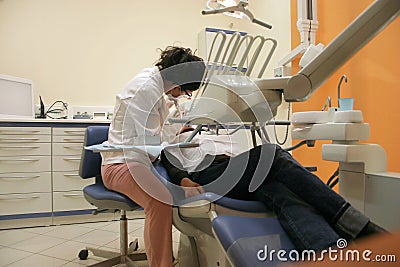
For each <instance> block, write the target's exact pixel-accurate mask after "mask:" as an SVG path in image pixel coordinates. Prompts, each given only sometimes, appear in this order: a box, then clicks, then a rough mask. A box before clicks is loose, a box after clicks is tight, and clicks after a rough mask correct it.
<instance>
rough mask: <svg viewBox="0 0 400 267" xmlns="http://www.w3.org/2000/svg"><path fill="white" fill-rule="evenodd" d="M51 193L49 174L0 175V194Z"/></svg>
mask: <svg viewBox="0 0 400 267" xmlns="http://www.w3.org/2000/svg"><path fill="white" fill-rule="evenodd" d="M32 192H42V193H49V192H51V172H37V173H0V194H13V193H32Z"/></svg>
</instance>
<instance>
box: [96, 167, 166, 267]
mask: <svg viewBox="0 0 400 267" xmlns="http://www.w3.org/2000/svg"><path fill="white" fill-rule="evenodd" d="M128 165H129V167H128ZM101 171H102V176H103V182H104V185H105V186H106V187H107V188H108V189H110V190H113V191H117V192H120V193H122V194H124V195H126V196H127V197H129V198H130V199H132V200H133V201H134V202H136V203H137V204H139V205H140V206H141V207H143V209H144V212H145V216H146V217H145V224H144V243H145V247H146V255H147V259H148V262H149V266H150V267H171V266H172V207H171V206H170V205H169V204H165V203H164V202H162V201H159V200H157V199H155V198H153V197H152V196H151V195H150V194H151V193H150V194H149V192H151V190H152V189H154V188H156V190H157V192H158V193H157V195H160V194H161V195H162V196H163V199H164V198H166V199H168V198H169V199H170V198H171V196H170V195H169V192H168V190H167V189H166V188H165V187H164V186H163V185H162V184H161V182H160V181H159V180H158V179H157V177H155V176H154V174H153V173H152V172H151V170H150V169H149V167H147V166H145V165H143V164H141V163H137V162H132V163H128V164H125V163H121V164H109V165H104V166H102V169H101ZM133 176H134V177H135V179H134V178H133ZM137 178H139V180H137ZM135 180H137V181H140V182H139V183H140V186H139V185H138V182H136V181H135ZM142 181H146V182H145V183H142Z"/></svg>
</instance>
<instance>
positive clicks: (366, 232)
mask: <svg viewBox="0 0 400 267" xmlns="http://www.w3.org/2000/svg"><path fill="white" fill-rule="evenodd" d="M379 233H389V232H388V231H386V230H385V229H383V228H382V227H380V226H379V225H376V224H375V223H373V222H371V221H370V222H369V223H368V224H367V225H366V226H365V227H364V228H363V229H362V230H361V232H360V233H359V234H358V235H357V238H362V237H366V236H370V235H373V234H379Z"/></svg>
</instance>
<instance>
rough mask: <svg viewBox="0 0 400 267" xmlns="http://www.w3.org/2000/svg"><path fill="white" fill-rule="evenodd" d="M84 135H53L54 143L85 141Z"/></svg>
mask: <svg viewBox="0 0 400 267" xmlns="http://www.w3.org/2000/svg"><path fill="white" fill-rule="evenodd" d="M84 138H85V137H84V136H83V135H71V136H67V135H53V143H83V139H84Z"/></svg>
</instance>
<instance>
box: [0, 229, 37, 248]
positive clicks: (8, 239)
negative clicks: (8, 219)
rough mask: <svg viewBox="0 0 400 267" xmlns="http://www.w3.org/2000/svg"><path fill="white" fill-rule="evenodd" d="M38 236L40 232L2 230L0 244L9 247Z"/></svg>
mask: <svg viewBox="0 0 400 267" xmlns="http://www.w3.org/2000/svg"><path fill="white" fill-rule="evenodd" d="M36 236H39V234H35V233H30V232H25V231H23V230H21V229H12V230H2V231H0V244H1V245H3V246H6V247H7V246H10V245H12V244H15V243H17V242H20V241H23V240H26V239H30V238H32V237H36Z"/></svg>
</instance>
